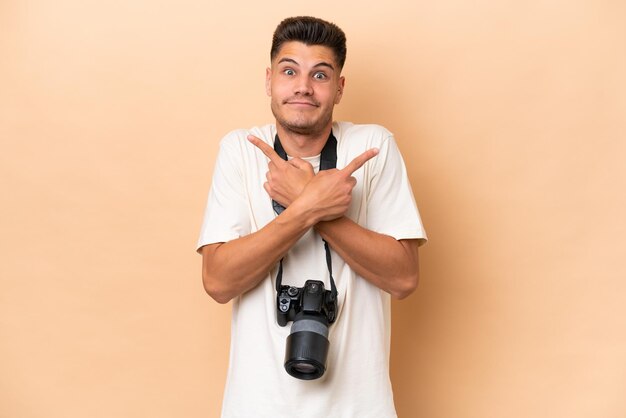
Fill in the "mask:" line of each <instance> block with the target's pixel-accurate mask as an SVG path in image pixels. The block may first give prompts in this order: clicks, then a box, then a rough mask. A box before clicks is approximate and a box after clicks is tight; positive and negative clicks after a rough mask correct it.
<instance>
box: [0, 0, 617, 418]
mask: <svg viewBox="0 0 626 418" xmlns="http://www.w3.org/2000/svg"><path fill="white" fill-rule="evenodd" d="M297 14H314V15H317V16H320V17H324V18H327V19H331V20H333V21H335V22H337V23H338V24H339V25H340V26H342V27H343V28H344V30H345V31H346V32H347V34H348V61H347V65H346V68H345V75H346V78H347V86H346V95H345V98H344V99H345V100H344V102H343V103H342V104H341V106H340V107H339V108H338V110H337V113H336V116H337V118H338V119H344V120H346V119H347V120H352V121H355V122H374V123H380V124H383V125H385V126H386V127H388V128H389V129H390V130H392V131H393V132H394V133H395V134H396V136H397V140H398V142H399V145H400V148H401V150H402V151H403V153H404V156H405V159H406V161H407V165H408V169H409V172H410V177H411V181H412V184H413V188H414V191H415V196H416V199H417V201H418V204H419V206H420V209H421V212H422V216H423V220H424V222H425V225H426V227H427V230H428V233H429V236H430V239H431V240H430V242H429V244H428V245H427V246H426V247H423V250H422V252H421V263H422V269H421V271H422V280H421V283H420V287H419V289H418V291H417V292H416V293H415V294H414V295H412V296H411V297H409V298H408V299H406V300H404V301H401V302H394V327H393V343H392V344H393V349H392V379H393V383H394V388H395V399H396V404H397V409H398V412H399V415H400V417H401V418H411V417H425V418H470V417H472V418H474V417H476V418H485V417H513V418H515V417H519V418H522V417H568V418H573V417H603V418H618V417H624V416H626V402H625V401H624V391H625V387H626V308H625V307H624V302H625V299H626V283H625V282H624V279H625V278H626V268H625V264H626V257H625V256H626V254H625V251H624V246H623V244H622V242H623V237H624V236H625V235H626V222H624V220H623V218H624V213H625V211H626V198H625V194H624V190H625V189H626V164H625V152H626V143H625V140H626V122H625V119H626V117H625V116H626V86H625V83H624V75H625V74H626V29H625V28H626V24H625V20H626V7H625V6H624V3H623V2H621V1H610V0H604V1H592V0H588V1H573V2H572V1H565V0H560V1H556V0H555V1H549V0H548V1H538V0H533V1H529V2H509V1H484V0H483V1H477V2H467V1H464V0H445V1H437V2H432V1H417V2H414V1H406V2H392V3H387V4H383V2H376V3H372V4H367V3H363V2H362V1H357V0H349V1H344V2H335V1H325V0H320V1H317V2H313V3H310V4H308V3H307V5H302V6H298V5H296V3H295V2H292V1H290V2H287V1H276V2H271V3H268V2H262V3H256V2H249V3H242V2H231V3H229V4H226V3H223V4H221V3H218V2H205V1H199V0H184V1H177V2H174V1H165V0H163V1H146V0H134V1H128V2H122V1H113V2H103V1H95V0H87V1H85V0H55V1H52V0H47V1H46V0H31V1H18V0H2V1H0V147H1V149H0V184H1V188H0V191H1V197H0V199H1V206H0V211H1V216H0V233H1V239H0V260H1V262H0V280H1V281H0V417H2V418H61V417H63V418H79V417H80V418H84V417H90V418H105V417H106V418H110V417H122V418H125V417H152V418H160V417H186V418H193V417H216V416H218V413H219V408H220V403H221V396H222V388H223V381H224V377H225V373H226V365H227V359H228V338H229V315H230V307H229V305H225V306H222V305H218V304H217V303H215V302H213V301H211V300H210V299H209V297H208V296H206V295H205V294H204V292H203V289H202V286H201V280H200V258H199V256H197V255H196V254H195V253H194V244H195V240H196V237H197V234H198V230H199V227H200V222H201V217H202V213H203V210H204V204H205V199H206V194H207V191H208V187H209V181H210V177H211V172H212V167H213V160H214V157H215V153H216V150H217V144H218V141H219V139H220V138H221V136H222V135H224V134H225V133H226V132H228V131H229V130H231V129H234V128H239V127H250V126H253V125H256V124H261V123H265V122H268V121H270V120H271V114H270V112H269V101H268V98H267V97H266V96H265V94H264V89H263V79H264V69H265V66H266V65H267V64H268V61H269V59H268V54H269V53H268V51H269V46H270V37H271V33H272V31H273V29H274V27H275V26H276V24H277V23H278V22H279V21H280V20H281V18H283V17H286V16H289V15H297Z"/></svg>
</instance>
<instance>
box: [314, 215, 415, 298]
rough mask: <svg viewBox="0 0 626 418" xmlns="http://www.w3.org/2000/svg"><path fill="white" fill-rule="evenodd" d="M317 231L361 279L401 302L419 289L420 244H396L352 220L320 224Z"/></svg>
mask: <svg viewBox="0 0 626 418" xmlns="http://www.w3.org/2000/svg"><path fill="white" fill-rule="evenodd" d="M315 229H316V230H317V231H318V232H319V234H320V235H321V236H322V238H324V239H325V240H326V241H327V242H328V244H329V245H330V246H331V248H332V249H333V250H334V251H335V252H337V254H339V255H340V256H341V258H343V259H344V260H345V261H346V263H348V265H349V266H350V267H351V268H352V269H353V270H354V271H355V272H356V273H357V274H358V275H359V276H361V277H363V278H364V279H366V280H368V281H369V282H371V283H372V284H374V285H375V286H377V287H378V288H380V289H382V290H384V291H386V292H388V293H390V294H391V295H392V296H394V297H395V298H398V299H402V298H404V297H406V296H408V295H409V294H410V293H411V292H412V291H413V290H415V288H416V287H417V283H418V279H419V264H418V253H417V240H400V241H398V240H396V239H395V238H393V237H390V236H388V235H384V234H379V233H377V232H373V231H370V230H368V229H366V228H363V227H362V226H360V225H358V224H357V223H355V222H353V221H352V220H350V219H349V218H346V217H345V216H344V217H341V218H338V219H335V220H333V221H327V222H320V223H318V224H317V225H315Z"/></svg>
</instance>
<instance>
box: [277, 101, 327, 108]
mask: <svg viewBox="0 0 626 418" xmlns="http://www.w3.org/2000/svg"><path fill="white" fill-rule="evenodd" d="M284 104H288V105H292V106H304V107H319V105H318V104H317V103H314V102H308V101H306V100H286V101H285V102H284Z"/></svg>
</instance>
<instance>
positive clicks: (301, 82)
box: [294, 75, 313, 96]
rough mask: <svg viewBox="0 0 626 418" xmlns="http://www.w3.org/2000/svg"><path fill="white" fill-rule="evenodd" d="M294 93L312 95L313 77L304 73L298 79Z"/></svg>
mask: <svg viewBox="0 0 626 418" xmlns="http://www.w3.org/2000/svg"><path fill="white" fill-rule="evenodd" d="M294 93H295V94H301V95H303V96H310V95H312V94H313V85H312V84H311V78H310V77H308V76H307V75H302V76H301V77H298V79H297V80H296V84H295V88H294Z"/></svg>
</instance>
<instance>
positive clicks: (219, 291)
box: [202, 271, 232, 305]
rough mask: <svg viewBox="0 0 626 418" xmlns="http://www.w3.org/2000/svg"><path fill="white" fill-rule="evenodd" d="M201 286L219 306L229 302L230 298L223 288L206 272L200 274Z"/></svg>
mask: <svg viewBox="0 0 626 418" xmlns="http://www.w3.org/2000/svg"><path fill="white" fill-rule="evenodd" d="M202 284H203V285H204V290H205V291H206V292H207V294H208V295H209V296H211V298H212V299H213V300H214V301H216V302H217V303H219V304H222V305H223V304H226V303H228V302H230V300H231V299H232V296H231V295H230V294H229V293H228V292H227V290H226V289H224V287H223V286H220V284H219V282H218V281H217V280H215V279H214V278H213V277H211V276H210V275H209V274H208V273H207V272H206V271H203V272H202Z"/></svg>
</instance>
